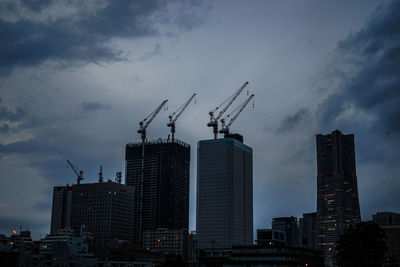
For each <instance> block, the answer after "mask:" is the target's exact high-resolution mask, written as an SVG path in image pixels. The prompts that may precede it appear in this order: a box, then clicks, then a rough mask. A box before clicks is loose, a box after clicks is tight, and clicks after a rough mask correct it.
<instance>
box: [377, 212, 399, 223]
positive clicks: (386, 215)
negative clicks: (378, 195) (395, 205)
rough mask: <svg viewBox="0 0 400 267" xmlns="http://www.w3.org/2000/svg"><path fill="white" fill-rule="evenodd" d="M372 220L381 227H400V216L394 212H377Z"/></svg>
mask: <svg viewBox="0 0 400 267" xmlns="http://www.w3.org/2000/svg"><path fill="white" fill-rule="evenodd" d="M372 220H373V221H374V223H376V224H379V225H380V226H389V225H400V214H399V213H394V212H377V213H376V214H374V215H372Z"/></svg>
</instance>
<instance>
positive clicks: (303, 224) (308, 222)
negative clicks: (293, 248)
mask: <svg viewBox="0 0 400 267" xmlns="http://www.w3.org/2000/svg"><path fill="white" fill-rule="evenodd" d="M316 239H317V213H316V212H311V213H303V218H300V219H299V245H300V246H302V247H305V248H309V249H316V245H317V242H316Z"/></svg>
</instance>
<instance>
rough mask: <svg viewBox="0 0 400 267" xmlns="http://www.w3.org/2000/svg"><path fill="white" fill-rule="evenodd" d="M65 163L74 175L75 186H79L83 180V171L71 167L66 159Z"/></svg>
mask: <svg viewBox="0 0 400 267" xmlns="http://www.w3.org/2000/svg"><path fill="white" fill-rule="evenodd" d="M67 163H68V165H69V166H70V167H71V168H72V170H73V171H74V173H75V174H76V182H77V184H80V183H81V181H82V180H83V171H82V170H80V169H79V168H77V167H75V166H74V165H72V163H71V161H69V160H68V159H67ZM78 171H79V172H78Z"/></svg>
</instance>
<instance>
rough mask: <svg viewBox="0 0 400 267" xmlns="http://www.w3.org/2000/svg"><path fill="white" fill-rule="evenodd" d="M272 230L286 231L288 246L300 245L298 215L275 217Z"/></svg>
mask: <svg viewBox="0 0 400 267" xmlns="http://www.w3.org/2000/svg"><path fill="white" fill-rule="evenodd" d="M272 230H276V231H282V232H284V233H285V237H286V243H287V245H288V246H292V247H297V246H298V245H299V232H298V224H297V218H296V217H293V216H291V217H278V218H273V219H272Z"/></svg>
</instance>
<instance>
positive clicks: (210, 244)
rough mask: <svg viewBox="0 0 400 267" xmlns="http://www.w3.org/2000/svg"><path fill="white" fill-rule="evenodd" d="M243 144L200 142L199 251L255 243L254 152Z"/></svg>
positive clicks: (198, 168)
mask: <svg viewBox="0 0 400 267" xmlns="http://www.w3.org/2000/svg"><path fill="white" fill-rule="evenodd" d="M241 141H242V139H240V138H237V139H236V138H222V139H213V140H203V141H199V142H198V150H197V216H196V220H197V224H196V226H197V229H196V234H197V240H198V241H197V242H198V244H197V245H198V248H199V249H205V248H231V247H232V246H235V245H252V244H253V151H252V148H251V147H249V146H247V145H245V144H243V142H241Z"/></svg>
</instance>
